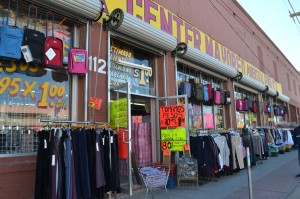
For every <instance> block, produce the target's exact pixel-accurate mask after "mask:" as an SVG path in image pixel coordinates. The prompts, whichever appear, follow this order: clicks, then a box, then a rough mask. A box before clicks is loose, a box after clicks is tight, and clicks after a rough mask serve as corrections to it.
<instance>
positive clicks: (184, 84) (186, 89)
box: [180, 81, 191, 98]
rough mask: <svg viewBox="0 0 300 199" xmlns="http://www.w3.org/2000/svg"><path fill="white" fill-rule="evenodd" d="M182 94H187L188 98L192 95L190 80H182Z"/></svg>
mask: <svg viewBox="0 0 300 199" xmlns="http://www.w3.org/2000/svg"><path fill="white" fill-rule="evenodd" d="M180 94H181V95H185V94H186V95H187V97H188V98H190V97H191V84H190V83H188V82H185V81H184V82H180Z"/></svg>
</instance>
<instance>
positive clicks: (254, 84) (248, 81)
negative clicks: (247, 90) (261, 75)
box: [239, 74, 266, 91]
mask: <svg viewBox="0 0 300 199" xmlns="http://www.w3.org/2000/svg"><path fill="white" fill-rule="evenodd" d="M239 82H240V83H242V84H245V85H247V86H249V87H251V88H254V89H255V90H258V91H264V90H266V85H264V84H263V83H260V82H259V81H257V80H256V79H254V78H252V77H249V76H248V75H245V74H243V75H242V77H241V79H240V80H239Z"/></svg>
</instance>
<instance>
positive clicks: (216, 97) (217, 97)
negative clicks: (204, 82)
mask: <svg viewBox="0 0 300 199" xmlns="http://www.w3.org/2000/svg"><path fill="white" fill-rule="evenodd" d="M214 104H216V105H219V104H221V93H220V91H219V90H215V91H214Z"/></svg>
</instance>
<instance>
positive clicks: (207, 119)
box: [204, 113, 214, 129]
mask: <svg viewBox="0 0 300 199" xmlns="http://www.w3.org/2000/svg"><path fill="white" fill-rule="evenodd" d="M204 123H205V126H204V128H206V129H213V128H214V115H213V114H212V113H205V114H204Z"/></svg>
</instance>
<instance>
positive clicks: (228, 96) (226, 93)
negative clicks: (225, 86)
mask: <svg viewBox="0 0 300 199" xmlns="http://www.w3.org/2000/svg"><path fill="white" fill-rule="evenodd" d="M224 93H225V102H224V104H225V105H229V104H231V98H230V91H228V90H225V91H224Z"/></svg>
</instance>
